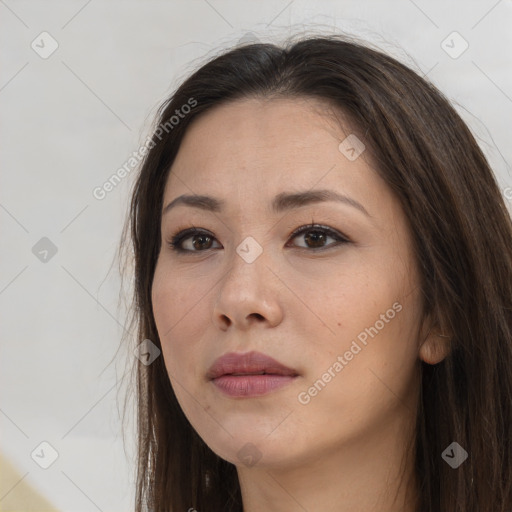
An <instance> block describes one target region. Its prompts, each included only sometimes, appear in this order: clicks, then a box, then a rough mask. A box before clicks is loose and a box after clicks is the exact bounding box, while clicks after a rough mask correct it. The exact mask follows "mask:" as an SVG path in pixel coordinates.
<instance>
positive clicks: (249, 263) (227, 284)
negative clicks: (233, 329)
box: [214, 237, 280, 326]
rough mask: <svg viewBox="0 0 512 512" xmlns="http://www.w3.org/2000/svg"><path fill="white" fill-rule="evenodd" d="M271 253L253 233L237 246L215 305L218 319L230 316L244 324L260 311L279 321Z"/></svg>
mask: <svg viewBox="0 0 512 512" xmlns="http://www.w3.org/2000/svg"><path fill="white" fill-rule="evenodd" d="M269 257H270V254H269V251H264V250H263V247H262V245H260V244H259V243H258V242H257V241H256V240H255V239H251V237H247V238H245V239H243V240H242V242H241V243H240V244H239V245H238V246H236V247H235V250H234V251H233V253H232V255H231V258H229V259H228V261H227V268H226V269H225V272H224V274H223V278H222V279H221V282H220V288H219V289H218V295H217V300H216V305H215V308H214V316H215V317H216V319H217V320H219V319H220V318H224V321H225V318H228V319H230V320H231V321H232V322H234V323H235V324H238V325H239V326H243V325H244V324H245V323H247V322H248V321H249V317H250V316H251V315H252V316H254V315H256V316H258V318H261V317H263V318H264V319H266V320H267V321H269V322H270V323H271V324H274V323H275V322H278V318H279V316H280V315H279V312H278V310H279V307H278V304H277V302H275V300H274V299H276V297H272V296H271V295H272V289H271V288H270V287H269V284H270V283H269V278H270V277H271V272H270V271H269V269H268V268H267V266H271V265H270V261H269Z"/></svg>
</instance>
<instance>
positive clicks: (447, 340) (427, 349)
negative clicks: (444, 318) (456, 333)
mask: <svg viewBox="0 0 512 512" xmlns="http://www.w3.org/2000/svg"><path fill="white" fill-rule="evenodd" d="M422 332H423V333H424V334H423V335H422V337H421V338H420V347H419V358H420V359H421V360H422V361H424V362H425V363H427V364H432V365H434V364H438V363H440V362H441V361H442V360H443V359H445V358H446V357H447V356H448V354H449V353H450V349H451V339H452V338H453V334H452V333H451V332H450V331H449V329H446V328H445V329H439V328H435V327H434V323H433V322H432V320H431V317H430V316H429V317H428V318H427V319H426V320H425V322H424V329H423V330H422ZM425 333H426V334H425Z"/></svg>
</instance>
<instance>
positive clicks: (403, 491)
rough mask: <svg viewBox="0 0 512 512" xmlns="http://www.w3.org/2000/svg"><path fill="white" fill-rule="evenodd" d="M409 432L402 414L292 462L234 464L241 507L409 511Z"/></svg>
mask: <svg viewBox="0 0 512 512" xmlns="http://www.w3.org/2000/svg"><path fill="white" fill-rule="evenodd" d="M413 436H414V425H412V424H411V421H410V417H409V420H407V418H405V417H403V418H401V419H400V420H396V421H395V422H394V423H392V424H390V425H387V426H384V425H380V426H379V430H378V431H377V432H375V433H374V435H373V436H371V437H370V436H368V434H367V435H365V436H361V439H359V440H357V441H354V442H353V443H351V444H350V446H343V447H341V448H339V449H338V450H333V449H331V450H329V453H322V454H316V455H315V457H314V458H311V457H310V458H308V460H303V461H301V463H297V464H294V465H293V466H292V465H289V466H279V467H276V466H272V467H266V468H259V467H256V466H255V467H252V468H246V467H238V468H237V469H238V477H239V480H240V487H241V491H242V499H243V504H244V512H257V511H260V510H266V511H268V512H274V511H279V512H288V511H289V512H292V511H293V512H296V511H298V510H299V511H300V510H305V511H308V510H322V512H330V511H333V512H334V511H336V512H349V511H350V512H414V511H415V510H417V498H418V494H417V490H416V480H415V477H414V438H413ZM363 437H364V438H363ZM408 439H409V440H410V444H409V445H408V443H407V442H406V441H407V440H408Z"/></svg>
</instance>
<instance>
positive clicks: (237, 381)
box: [212, 375, 295, 397]
mask: <svg viewBox="0 0 512 512" xmlns="http://www.w3.org/2000/svg"><path fill="white" fill-rule="evenodd" d="M294 379H295V376H292V375H223V376H222V377H218V378H216V379H214V380H213V381H212V382H213V383H214V384H215V385H216V386H217V388H219V389H220V390H221V391H222V392H223V393H225V394H226V395H229V396H233V397H253V396H262V395H266V394H268V393H271V392H272V391H276V390H278V389H280V388H282V387H284V386H286V385H287V384H289V383H290V382H292V381H293V380H294Z"/></svg>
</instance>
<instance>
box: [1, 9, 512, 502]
mask: <svg viewBox="0 0 512 512" xmlns="http://www.w3.org/2000/svg"><path fill="white" fill-rule="evenodd" d="M511 28H512V1H511V0H501V1H496V0H478V1H466V0H464V1H462V0H459V1H452V2H447V1H445V0H443V1H437V0H436V1H432V0H428V1H427V0H415V1H412V0H395V1H382V0H374V1H362V0H344V1H342V0H336V1H320V0H317V1H315V2H308V1H302V0H292V1H290V0H272V1H268V0H265V1H240V0H238V1H235V0H231V1H229V0H208V1H206V0H188V1H148V0H144V1H142V0H141V1H124V2H122V1H101V0H90V1H86V0H76V1H75V0H74V1H66V2H64V1H61V2H53V1H42V0H38V1H16V0H0V38H1V46H0V48H1V56H0V59H1V62H0V73H1V77H0V108H1V125H0V126H1V137H2V143H1V153H0V155H1V156H0V158H1V161H0V165H1V172H2V182H1V183H2V185H1V187H0V222H1V235H2V242H1V244H0V247H1V249H0V250H1V255H0V261H1V268H0V311H1V313H2V321H1V350H2V352H1V362H0V365H1V366H0V393H1V395H0V399H1V406H0V424H1V429H2V446H1V449H2V452H3V454H4V455H5V456H6V457H7V458H8V459H9V460H10V461H11V462H12V463H13V464H14V465H15V466H16V468H17V469H18V471H19V472H20V475H22V476H23V475H24V480H25V481H26V482H27V483H29V484H30V485H31V486H33V487H35V488H37V489H39V490H40V492H41V493H43V494H44V495H45V496H46V497H48V499H49V500H50V501H51V502H52V503H54V504H55V506H56V507H57V508H58V509H59V510H65V511H77V512H82V511H83V512H85V511H97V510H101V511H119V510H130V507H131V506H132V505H131V504H132V502H133V493H134V466H133V446H132V444H131V443H130V441H129V440H130V432H131V428H130V427H129V426H128V429H127V443H126V453H125V448H124V447H123V438H122V435H121V421H120V411H121V409H122V406H123V399H124V391H123V387H122V386H121V384H120V376H121V375H122V374H123V373H124V371H125V368H126V366H125V362H126V357H133V355H131V354H129V355H128V356H127V355H126V353H124V352H123V351H120V352H119V353H116V351H117V349H118V346H119V343H120V337H121V334H122V332H123V329H122V325H123V324H125V312H124V308H123V306H122V304H121V306H119V304H118V296H119V291H120V280H119V275H118V272H117V264H116V261H115V256H116V248H117V244H118V241H119V238H120V233H121V229H122V225H123V221H124V218H125V214H126V209H127V203H128V197H129V190H130V187H131V185H132V183H133V178H134V175H135V171H132V172H131V173H130V175H129V176H128V177H127V178H125V179H124V181H123V182H122V183H121V184H119V185H118V186H117V187H116V188H115V189H114V190H113V191H111V192H110V193H109V194H107V196H106V197H105V198H104V199H103V200H98V199H95V197H94V196H93V194H92V191H93V189H94V188H95V187H98V186H101V185H102V184H103V183H104V182H105V181H106V180H108V179H109V177H110V176H111V175H112V174H113V173H114V172H115V171H116V170H117V169H118V168H119V167H121V166H122V165H123V164H124V163H125V162H126V161H127V159H128V158H129V157H130V155H131V154H132V153H133V152H134V151H137V149H138V148H139V146H140V145H141V143H142V142H143V141H144V140H145V138H146V136H147V135H148V133H149V129H150V126H151V123H152V122H153V116H154V115H155V112H156V108H157V107H158V106H159V105H160V103H161V102H162V101H163V100H164V99H165V98H166V97H167V96H168V95H169V94H170V93H171V92H172V90H173V89H174V88H175V87H176V86H177V85H178V84H179V82H180V80H181V79H183V78H184V77H185V76H187V75H188V74H189V73H190V72H191V71H192V70H193V69H195V68H196V67H197V65H199V63H200V62H202V61H204V59H205V58H207V57H208V56H210V55H211V56H213V54H215V53H216V52H219V51H220V50H221V49H222V48H225V47H228V46H230V45H231V44H236V43H237V42H238V41H239V40H240V39H241V38H243V37H246V38H247V37H251V36H249V35H247V34H249V33H253V34H254V35H255V36H256V37H257V38H258V39H259V40H260V41H263V42H267V41H268V42H279V40H280V39H282V38H284V37H286V36H288V35H291V34H293V33H296V32H303V31H306V33H310V32H311V31H312V30H314V31H316V32H327V33H331V32H333V31H337V32H340V31H343V32H348V33H349V34H353V35H357V36H360V37H363V38H365V39H367V40H369V41H372V42H375V43H377V44H379V46H380V47H381V48H382V49H383V50H385V51H387V52H388V53H390V54H392V55H394V56H395V57H397V58H399V59H400V60H402V61H403V62H405V63H406V64H408V65H410V66H411V67H413V69H415V70H416V71H417V72H419V73H420V74H422V75H424V74H426V75H427V77H428V79H430V80H431V81H432V82H433V83H434V84H435V85H437V86H438V87H439V88H440V89H441V91H443V92H444V93H445V95H446V96H447V97H448V98H449V99H450V100H451V101H452V102H453V103H454V104H455V106H456V108H457V110H458V111H459V113H460V114H461V115H462V117H463V119H464V120H465V121H466V122H467V123H468V124H469V125H470V127H471V129H472V131H473V133H474V134H475V135H476V137H477V140H478V141H479V143H480V144H481V147H482V149H483V150H484V152H485V153H486V155H487V156H488V158H489V160H490V162H491V164H492V166H493V168H494V169H495V173H496V175H497V177H498V180H499V183H500V187H501V188H502V190H503V193H504V195H507V193H506V191H507V190H509V191H512V189H507V187H512V176H511V171H510V169H511V167H510V164H511V162H512V145H511V136H510V134H511V129H510V128H511V126H510V119H511V115H512V72H511V69H512V51H511V49H512V30H511ZM43 31H46V32H48V33H49V34H51V36H52V37H53V38H54V39H55V40H56V41H57V43H58V45H59V46H58V48H57V50H56V51H55V52H54V53H53V54H52V55H50V56H49V57H48V58H46V59H43V58H41V57H40V56H39V55H38V54H37V53H36V52H35V51H34V50H33V49H32V48H31V44H32V42H33V41H34V40H35V42H36V43H37V42H38V41H39V45H40V46H41V45H42V44H43V43H41V42H40V38H39V35H40V34H41V32H43ZM453 31H457V32H458V33H459V34H460V35H461V36H462V37H463V38H464V40H466V41H467V43H468V44H469V47H468V49H467V50H466V51H465V52H464V53H463V54H462V55H460V56H459V57H458V58H452V57H451V56H449V55H448V54H447V53H446V52H445V51H444V49H443V48H442V46H441V44H442V42H443V41H444V40H445V39H446V38H447V36H448V35H449V34H451V33H452V32H453ZM460 43H461V41H458V40H456V39H455V40H454V42H453V43H450V44H451V45H452V46H455V49H457V48H460V46H459V47H458V46H457V45H459V44H460ZM48 45H49V42H48V40H46V43H45V47H46V48H49V46H48ZM510 195H512V194H508V197H510ZM508 205H510V201H509V203H508ZM43 237H47V238H49V239H50V240H51V241H52V242H53V244H55V246H56V247H57V253H56V254H55V255H54V256H53V257H52V258H51V259H49V260H48V261H47V262H42V261H40V260H39V259H38V258H37V257H36V256H35V255H34V254H33V252H32V247H33V246H34V245H35V244H36V243H37V242H38V241H39V240H40V239H41V238H43ZM140 341H142V340H140ZM125 352H126V351H125ZM42 441H47V442H48V443H50V444H51V445H52V446H53V447H54V448H55V449H56V450H57V452H58V454H59V457H58V459H57V460H56V461H55V463H54V464H52V465H51V466H50V467H49V468H48V469H46V470H45V469H42V468H40V467H39V466H38V465H37V464H36V463H35V462H34V461H33V460H32V458H31V456H30V454H31V452H32V451H33V450H34V448H36V447H37V446H38V445H39V443H41V442H42ZM2 498H3V496H0V508H1V505H2V501H1V499H2Z"/></svg>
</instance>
